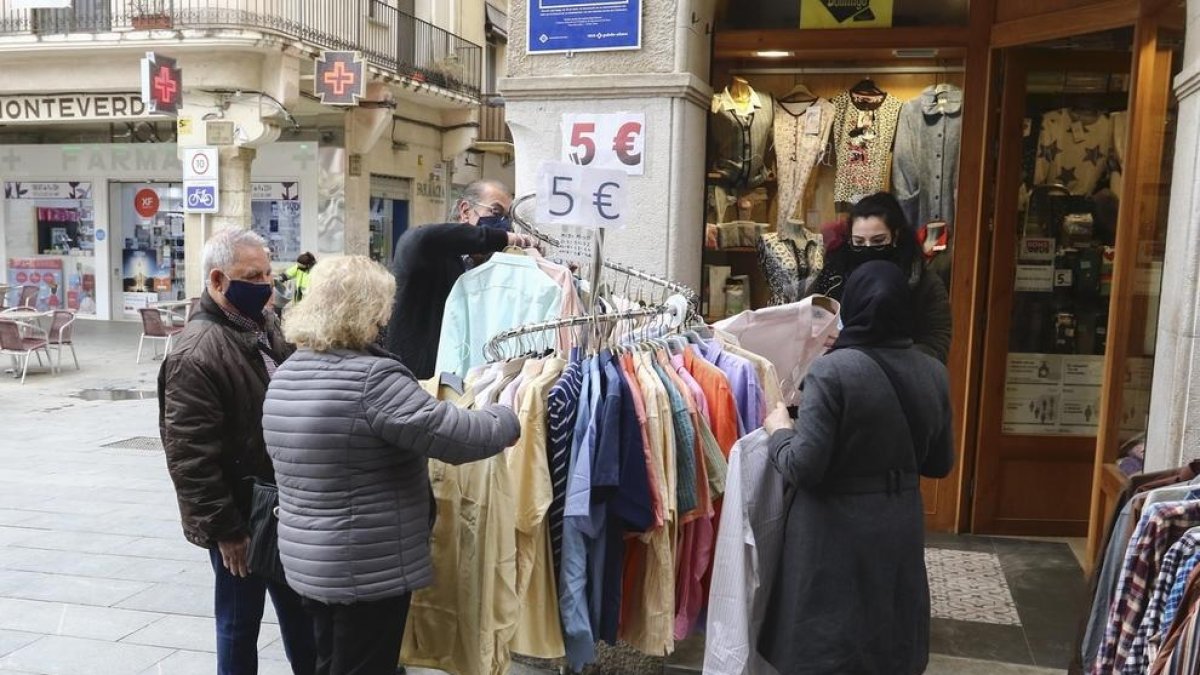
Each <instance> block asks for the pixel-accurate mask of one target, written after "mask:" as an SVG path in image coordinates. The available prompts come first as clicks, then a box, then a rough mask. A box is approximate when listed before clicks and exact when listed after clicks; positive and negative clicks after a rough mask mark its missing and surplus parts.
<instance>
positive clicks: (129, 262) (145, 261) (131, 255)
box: [122, 249, 171, 293]
mask: <svg viewBox="0 0 1200 675" xmlns="http://www.w3.org/2000/svg"><path fill="white" fill-rule="evenodd" d="M165 264H166V265H167V269H166V270H165V271H164V270H163V269H161V268H160V267H159V264H158V251H156V250H148V251H144V250H140V249H125V259H124V267H123V270H124V274H123V275H122V276H123V277H124V279H125V286H124V289H125V290H126V291H128V292H131V293H153V292H155V286H156V284H157V280H158V279H165V280H166V283H167V286H168V289H169V287H170V283H171V269H170V264H171V261H170V260H167V261H165Z"/></svg>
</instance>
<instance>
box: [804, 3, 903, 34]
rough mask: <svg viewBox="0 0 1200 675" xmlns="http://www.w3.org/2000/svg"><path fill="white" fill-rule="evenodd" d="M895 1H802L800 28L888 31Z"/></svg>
mask: <svg viewBox="0 0 1200 675" xmlns="http://www.w3.org/2000/svg"><path fill="white" fill-rule="evenodd" d="M893 4H895V0H800V27H801V28H887V27H889V26H891V25H892V5H893Z"/></svg>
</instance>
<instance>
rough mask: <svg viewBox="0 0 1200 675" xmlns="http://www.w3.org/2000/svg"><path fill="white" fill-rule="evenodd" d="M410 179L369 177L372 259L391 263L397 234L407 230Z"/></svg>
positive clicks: (410, 192) (385, 263)
mask: <svg viewBox="0 0 1200 675" xmlns="http://www.w3.org/2000/svg"><path fill="white" fill-rule="evenodd" d="M411 194H412V181H410V180H409V179H407V178H393V177H391V176H371V221H370V225H371V242H370V255H371V259H372V260H375V261H377V262H381V263H383V264H384V265H391V263H392V256H393V254H394V252H395V250H396V242H397V241H398V240H399V239H400V235H402V234H404V232H405V230H407V229H408V206H409V199H410V197H411Z"/></svg>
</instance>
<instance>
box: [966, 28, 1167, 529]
mask: <svg viewBox="0 0 1200 675" xmlns="http://www.w3.org/2000/svg"><path fill="white" fill-rule="evenodd" d="M1144 23H1146V24H1148V25H1138V26H1137V28H1136V29H1135V27H1134V26H1129V27H1125V28H1117V29H1112V30H1107V31H1101V32H1096V33H1090V34H1087V35H1080V36H1074V37H1070V38H1064V39H1058V40H1054V41H1052V42H1047V43H1041V44H1037V45H1032V46H1023V47H1016V48H1010V49H1007V50H1004V51H1003V52H1002V53H1001V55H1000V58H1001V59H1002V64H1003V73H1004V75H1003V92H1002V95H1001V113H1000V118H999V123H998V127H997V128H998V133H997V134H996V135H995V137H996V138H997V147H998V159H997V180H996V194H995V210H994V214H993V221H992V222H993V228H994V230H993V234H992V237H993V239H992V246H991V253H990V256H991V260H990V269H991V276H990V284H989V285H990V288H989V293H988V303H987V318H986V321H987V323H986V326H987V328H986V332H985V335H984V342H985V345H984V364H983V382H982V387H981V388H980V391H981V394H980V416H979V430H978V444H977V448H978V451H977V464H976V472H975V491H974V504H973V506H974V509H973V513H972V530H973V531H975V532H980V533H997V534H1019V535H1045V536H1083V535H1085V534H1086V533H1087V532H1088V525H1089V520H1090V519H1091V517H1092V514H1091V503H1092V499H1093V488H1094V486H1096V485H1097V484H1098V479H1099V477H1100V473H1099V472H1100V467H1101V466H1102V465H1103V464H1106V463H1109V462H1113V461H1115V458H1116V456H1117V454H1118V451H1119V450H1123V451H1125V452H1131V451H1133V450H1134V449H1136V448H1137V447H1138V445H1139V444H1141V443H1144V434H1145V430H1146V424H1147V421H1148V416H1149V401H1150V388H1151V380H1152V375H1153V370H1154V341H1155V337H1156V326H1157V308H1158V301H1159V287H1160V283H1161V269H1162V258H1163V254H1164V246H1165V238H1166V227H1167V221H1166V208H1167V203H1168V201H1169V200H1168V194H1169V190H1170V157H1169V154H1170V153H1169V148H1171V147H1173V145H1174V126H1175V115H1174V112H1173V110H1174V109H1173V106H1174V101H1173V99H1172V97H1171V87H1170V77H1171V73H1172V71H1173V69H1174V68H1175V67H1176V65H1175V64H1176V63H1177V62H1178V59H1177V58H1175V57H1176V51H1177V49H1178V48H1179V47H1181V46H1182V31H1180V32H1179V33H1178V34H1177V35H1173V34H1172V32H1171V31H1169V30H1167V29H1166V28H1165V25H1163V24H1161V23H1157V22H1154V21H1150V22H1144Z"/></svg>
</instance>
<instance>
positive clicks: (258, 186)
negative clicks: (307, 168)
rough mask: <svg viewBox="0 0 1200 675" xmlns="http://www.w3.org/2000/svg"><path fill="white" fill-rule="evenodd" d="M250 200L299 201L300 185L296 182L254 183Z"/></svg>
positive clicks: (251, 187)
mask: <svg viewBox="0 0 1200 675" xmlns="http://www.w3.org/2000/svg"><path fill="white" fill-rule="evenodd" d="M250 199H265V200H284V201H299V200H300V183H297V182H295V181H281V182H277V183H258V182H256V183H252V184H251V186H250Z"/></svg>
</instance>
